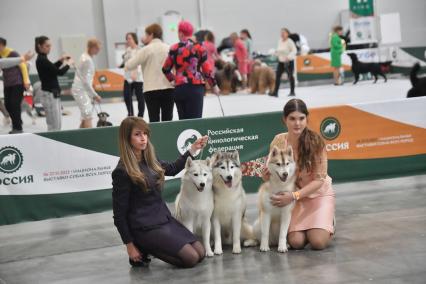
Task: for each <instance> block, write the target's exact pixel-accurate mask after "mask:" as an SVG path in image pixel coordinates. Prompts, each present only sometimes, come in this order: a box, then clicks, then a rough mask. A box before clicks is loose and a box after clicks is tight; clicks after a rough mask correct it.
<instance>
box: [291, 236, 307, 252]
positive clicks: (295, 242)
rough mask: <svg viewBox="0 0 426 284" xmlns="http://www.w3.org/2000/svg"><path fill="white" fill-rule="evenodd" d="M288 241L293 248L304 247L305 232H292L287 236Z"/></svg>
mask: <svg viewBox="0 0 426 284" xmlns="http://www.w3.org/2000/svg"><path fill="white" fill-rule="evenodd" d="M287 241H288V243H289V244H290V246H291V248H292V249H303V248H304V247H305V245H306V234H305V232H291V233H289V234H288V236H287Z"/></svg>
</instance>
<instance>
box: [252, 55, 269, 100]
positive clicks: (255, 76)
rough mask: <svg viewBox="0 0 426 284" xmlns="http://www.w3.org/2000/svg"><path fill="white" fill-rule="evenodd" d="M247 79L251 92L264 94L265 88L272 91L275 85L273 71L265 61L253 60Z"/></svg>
mask: <svg viewBox="0 0 426 284" xmlns="http://www.w3.org/2000/svg"><path fill="white" fill-rule="evenodd" d="M249 81H250V82H249V85H250V91H251V93H252V94H254V93H259V94H266V92H267V90H269V92H273V91H274V87H275V72H274V70H273V69H272V68H271V67H269V66H268V65H266V64H265V63H262V62H261V61H260V60H255V62H254V63H253V69H252V72H251V74H250V80H249Z"/></svg>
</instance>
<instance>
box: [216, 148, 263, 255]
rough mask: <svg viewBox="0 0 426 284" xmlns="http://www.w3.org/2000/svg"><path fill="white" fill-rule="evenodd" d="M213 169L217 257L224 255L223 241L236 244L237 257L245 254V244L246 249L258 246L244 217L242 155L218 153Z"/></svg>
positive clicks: (245, 205) (244, 196)
mask: <svg viewBox="0 0 426 284" xmlns="http://www.w3.org/2000/svg"><path fill="white" fill-rule="evenodd" d="M212 167H213V191H214V212H213V219H212V221H213V230H214V253H215V254H222V253H223V251H222V238H223V243H225V244H229V245H230V244H232V246H233V247H232V252H233V253H241V241H244V245H245V246H250V245H254V244H256V242H254V241H253V240H254V236H253V229H252V227H251V226H250V225H249V224H248V223H247V221H246V219H245V217H244V215H245V211H246V207H247V204H246V194H245V191H244V188H243V185H242V172H241V168H240V158H239V155H238V151H234V152H232V153H227V152H216V153H215V154H214V155H213V156H212Z"/></svg>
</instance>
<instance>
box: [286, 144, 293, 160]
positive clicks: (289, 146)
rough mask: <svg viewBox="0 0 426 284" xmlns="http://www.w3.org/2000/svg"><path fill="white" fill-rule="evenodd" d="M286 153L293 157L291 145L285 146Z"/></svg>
mask: <svg viewBox="0 0 426 284" xmlns="http://www.w3.org/2000/svg"><path fill="white" fill-rule="evenodd" d="M286 153H287V155H289V156H290V157H291V158H292V159H294V155H293V147H291V145H288V146H287V150H286Z"/></svg>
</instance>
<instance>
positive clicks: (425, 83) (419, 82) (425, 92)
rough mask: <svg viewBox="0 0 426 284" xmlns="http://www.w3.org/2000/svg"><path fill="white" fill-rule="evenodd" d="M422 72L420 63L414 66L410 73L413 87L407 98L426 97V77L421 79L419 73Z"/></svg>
mask: <svg viewBox="0 0 426 284" xmlns="http://www.w3.org/2000/svg"><path fill="white" fill-rule="evenodd" d="M419 70H420V63H416V64H414V66H413V68H411V72H410V81H411V85H412V86H413V87H412V88H411V89H410V90H409V91H408V93H407V98H414V97H422V96H426V77H421V78H419V77H418V76H417V73H419Z"/></svg>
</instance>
